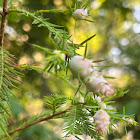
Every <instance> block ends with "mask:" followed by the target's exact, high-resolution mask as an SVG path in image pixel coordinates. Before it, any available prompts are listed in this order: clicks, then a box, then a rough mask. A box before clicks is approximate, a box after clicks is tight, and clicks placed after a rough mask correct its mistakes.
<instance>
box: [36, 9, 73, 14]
mask: <svg viewBox="0 0 140 140" xmlns="http://www.w3.org/2000/svg"><path fill="white" fill-rule="evenodd" d="M40 13H70V10H61V9H51V10H38V11H36V12H35V14H40Z"/></svg>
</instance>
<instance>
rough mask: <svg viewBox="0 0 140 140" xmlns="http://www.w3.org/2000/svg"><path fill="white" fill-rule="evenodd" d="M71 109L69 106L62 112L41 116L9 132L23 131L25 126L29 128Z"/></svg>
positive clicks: (10, 133)
mask: <svg viewBox="0 0 140 140" xmlns="http://www.w3.org/2000/svg"><path fill="white" fill-rule="evenodd" d="M69 110H71V108H68V109H66V110H64V111H60V112H58V113H54V114H52V115H50V116H47V117H43V118H39V119H38V120H35V121H33V122H32V123H30V124H26V125H24V126H22V127H19V128H17V129H15V130H13V131H11V132H9V133H8V134H9V135H12V134H14V133H16V132H18V131H21V130H23V129H25V128H28V127H30V126H32V125H35V124H38V123H40V122H43V121H47V120H49V119H52V118H54V117H56V116H59V115H61V114H64V113H66V112H67V111H69ZM4 137H6V135H4Z"/></svg>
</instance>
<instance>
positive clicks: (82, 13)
mask: <svg viewBox="0 0 140 140" xmlns="http://www.w3.org/2000/svg"><path fill="white" fill-rule="evenodd" d="M87 16H88V13H87V9H76V11H75V12H74V13H73V18H74V19H75V20H82V19H86V17H87Z"/></svg>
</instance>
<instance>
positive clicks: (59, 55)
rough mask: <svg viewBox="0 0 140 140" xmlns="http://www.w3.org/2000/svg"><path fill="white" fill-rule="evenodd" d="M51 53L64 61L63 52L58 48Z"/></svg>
mask: <svg viewBox="0 0 140 140" xmlns="http://www.w3.org/2000/svg"><path fill="white" fill-rule="evenodd" d="M53 53H54V54H55V55H56V57H58V58H60V60H62V61H65V54H64V53H62V52H61V51H59V50H54V51H53Z"/></svg>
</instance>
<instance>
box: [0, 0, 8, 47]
mask: <svg viewBox="0 0 140 140" xmlns="http://www.w3.org/2000/svg"><path fill="white" fill-rule="evenodd" d="M7 5H8V0H3V11H2V13H1V16H2V18H1V28H0V46H1V48H3V40H4V30H5V24H6V15H7Z"/></svg>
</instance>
